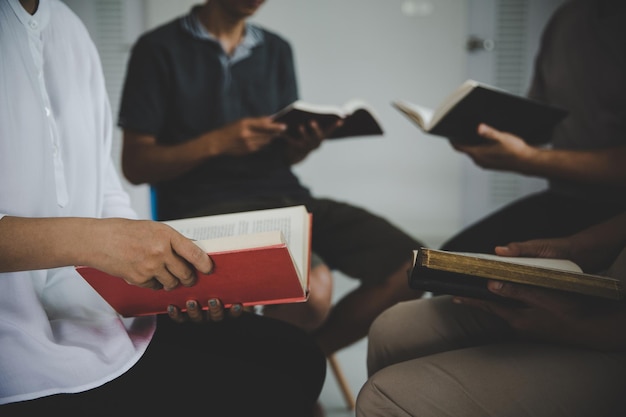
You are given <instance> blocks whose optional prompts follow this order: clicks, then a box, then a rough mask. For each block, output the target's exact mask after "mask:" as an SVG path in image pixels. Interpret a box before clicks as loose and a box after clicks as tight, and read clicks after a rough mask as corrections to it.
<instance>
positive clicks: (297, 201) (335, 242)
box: [189, 198, 423, 285]
mask: <svg viewBox="0 0 626 417" xmlns="http://www.w3.org/2000/svg"><path fill="white" fill-rule="evenodd" d="M295 205H304V206H306V208H307V210H308V211H309V212H310V213H311V214H312V215H313V256H312V260H311V265H312V267H314V266H316V265H319V264H320V263H325V264H326V265H327V266H328V267H329V268H330V269H332V270H338V271H341V272H342V273H344V274H345V275H347V276H349V277H352V278H356V279H359V280H360V281H361V282H362V284H364V285H375V284H378V283H380V282H382V281H384V280H385V279H386V278H387V277H388V276H389V275H391V274H393V273H394V272H396V271H397V270H398V268H400V267H401V266H402V265H404V264H405V263H406V262H407V261H410V260H411V259H412V256H413V255H412V251H413V250H414V249H417V248H418V247H419V246H423V244H422V243H420V242H419V241H418V240H416V239H414V238H412V237H411V236H409V235H408V234H407V233H405V232H403V231H402V230H400V229H399V228H397V227H396V226H394V225H393V224H391V223H390V222H389V221H387V220H385V219H384V218H382V217H380V216H377V215H375V214H372V213H370V212H369V211H367V210H363V209H361V208H359V207H355V206H353V205H350V204H346V203H342V202H338V201H335V200H330V199H324V198H321V199H320V198H280V199H276V198H274V199H266V200H263V199H260V200H251V201H239V202H227V203H219V204H214V205H211V206H209V207H206V208H205V209H204V210H202V211H201V212H198V213H194V214H193V215H192V216H189V217H195V216H208V215H213V214H222V213H235V212H240V211H248V210H261V209H268V208H278V207H286V206H295Z"/></svg>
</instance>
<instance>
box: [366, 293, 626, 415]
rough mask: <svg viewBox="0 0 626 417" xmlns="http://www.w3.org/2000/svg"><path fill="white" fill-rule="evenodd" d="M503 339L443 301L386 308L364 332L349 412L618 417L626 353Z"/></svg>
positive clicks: (488, 319)
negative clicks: (362, 370) (364, 377)
mask: <svg viewBox="0 0 626 417" xmlns="http://www.w3.org/2000/svg"><path fill="white" fill-rule="evenodd" d="M624 331H626V329H624ZM494 335H500V336H498V337H497V338H496V337H494ZM510 336H511V335H510V334H507V330H506V327H505V326H504V323H503V322H502V321H501V320H499V319H497V318H496V317H495V316H492V315H489V314H487V313H484V312H482V311H479V310H477V309H472V308H470V307H467V306H462V305H456V304H453V303H452V301H451V298H450V297H447V296H442V297H436V298H433V299H424V300H416V301H409V302H404V303H400V304H398V305H396V306H395V307H392V308H391V309H389V310H387V311H386V312H384V313H383V314H382V315H381V316H380V317H379V318H378V319H377V320H376V321H375V322H374V324H373V325H372V327H371V330H370V334H369V342H368V343H369V345H368V363H367V366H368V373H369V375H370V378H369V379H368V381H367V383H366V384H365V385H364V386H363V388H362V389H361V391H360V392H359V395H358V398H357V408H356V416H357V417H374V416H381V417H382V416H384V417H395V416H415V417H435V416H436V417H444V416H445V417H491V416H493V417H530V416H532V417H565V416H567V417H604V416H611V417H613V416H615V417H619V416H626V352H624V353H606V352H597V351H592V350H585V349H579V348H573V347H563V346H555V345H548V344H531V343H520V342H515V341H513V339H512V337H510Z"/></svg>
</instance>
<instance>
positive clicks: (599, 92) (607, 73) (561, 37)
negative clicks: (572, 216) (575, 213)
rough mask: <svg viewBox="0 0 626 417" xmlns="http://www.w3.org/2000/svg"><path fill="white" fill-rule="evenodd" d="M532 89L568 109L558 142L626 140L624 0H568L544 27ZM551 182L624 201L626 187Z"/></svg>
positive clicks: (598, 145)
mask: <svg viewBox="0 0 626 417" xmlns="http://www.w3.org/2000/svg"><path fill="white" fill-rule="evenodd" d="M529 95H530V96H531V97H533V98H536V99H538V100H541V101H544V102H548V103H550V104H554V105H556V106H558V107H562V108H565V109H567V110H568V111H569V115H568V116H567V118H566V119H565V120H564V121H563V122H562V123H561V124H559V125H558V127H557V128H556V129H555V131H554V135H553V140H552V145H553V147H554V148H557V149H574V150H576V149H580V150H588V149H604V148H611V147H616V146H626V2H625V1H623V0H571V1H569V2H566V3H565V4H564V6H562V7H561V8H560V9H559V10H558V11H557V12H556V13H555V15H554V16H553V17H552V19H551V21H550V22H549V23H548V26H547V27H546V30H545V31H544V34H543V37H542V44H541V49H540V53H539V55H538V56H537V60H536V68H535V74H534V79H533V83H532V86H531V89H530V92H529ZM623 163H625V164H626V161H624V162H623ZM550 187H551V189H552V190H553V191H555V192H558V193H565V194H568V195H573V196H579V197H583V198H585V199H593V200H597V201H598V202H602V201H615V202H621V203H623V204H626V192H625V191H626V188H624V187H622V188H619V187H609V186H598V185H582V184H580V183H577V182H576V183H575V182H568V181H551V182H550Z"/></svg>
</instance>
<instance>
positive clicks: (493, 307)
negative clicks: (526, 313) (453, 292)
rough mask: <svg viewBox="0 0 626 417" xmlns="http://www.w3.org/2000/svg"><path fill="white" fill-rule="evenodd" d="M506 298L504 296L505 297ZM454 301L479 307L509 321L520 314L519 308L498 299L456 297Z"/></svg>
mask: <svg viewBox="0 0 626 417" xmlns="http://www.w3.org/2000/svg"><path fill="white" fill-rule="evenodd" d="M503 299H504V298H503ZM452 301H453V302H454V303H456V304H463V305H467V306H470V307H474V308H478V309H480V310H483V311H485V312H487V313H489V314H493V315H495V316H498V317H500V318H502V319H503V320H505V321H508V320H509V319H511V318H512V317H514V316H515V315H517V314H518V311H519V308H515V307H510V306H506V305H505V304H502V303H498V302H496V301H486V300H479V299H476V298H466V297H454V298H453V299H452Z"/></svg>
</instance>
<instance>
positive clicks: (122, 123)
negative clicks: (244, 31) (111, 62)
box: [117, 37, 169, 135]
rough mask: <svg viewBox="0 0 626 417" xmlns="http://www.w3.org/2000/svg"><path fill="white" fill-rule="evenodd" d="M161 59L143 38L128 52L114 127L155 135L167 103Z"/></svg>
mask: <svg viewBox="0 0 626 417" xmlns="http://www.w3.org/2000/svg"><path fill="white" fill-rule="evenodd" d="M167 68H168V67H167V65H166V64H165V57H162V56H160V54H158V53H157V50H156V47H155V46H154V45H153V44H152V43H151V42H150V41H149V40H148V39H146V38H145V37H141V38H139V40H138V41H137V43H136V44H135V46H134V47H133V49H132V52H131V56H130V59H129V61H128V67H127V70H126V78H125V81H124V87H123V90H122V99H121V102H120V110H119V115H118V121H117V124H118V126H119V127H121V128H123V129H129V130H132V131H135V132H138V133H144V134H151V135H157V134H158V133H159V132H160V131H161V129H162V123H163V120H165V119H166V117H165V106H166V103H167V95H166V93H167V85H168V84H169V83H168V76H167V73H168V70H167Z"/></svg>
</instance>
